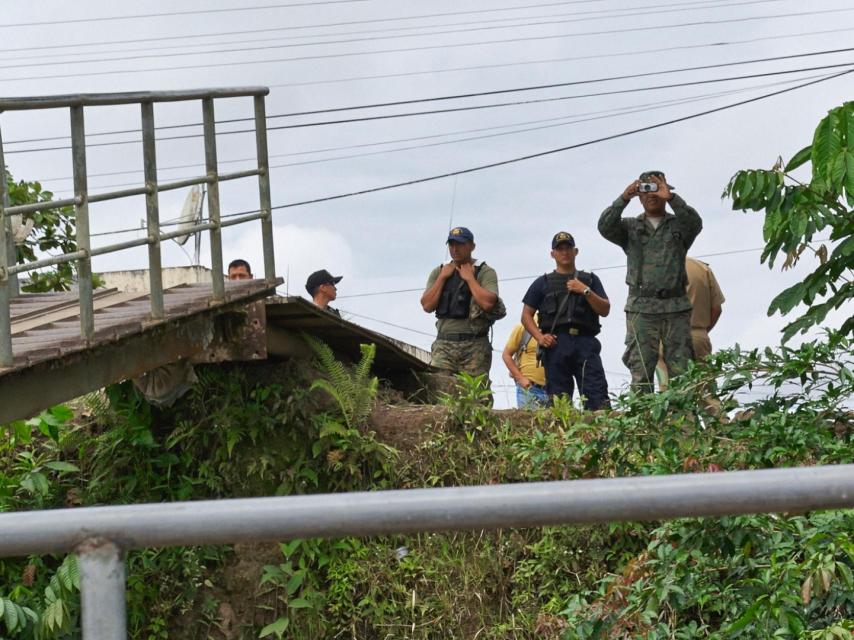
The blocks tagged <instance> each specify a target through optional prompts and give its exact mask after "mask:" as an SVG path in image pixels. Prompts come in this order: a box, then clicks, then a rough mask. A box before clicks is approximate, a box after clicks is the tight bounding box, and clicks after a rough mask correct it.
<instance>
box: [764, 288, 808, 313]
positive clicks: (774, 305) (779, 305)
mask: <svg viewBox="0 0 854 640" xmlns="http://www.w3.org/2000/svg"><path fill="white" fill-rule="evenodd" d="M805 292H806V290H805V287H804V283H803V282H798V283H797V284H794V285H792V286H791V287H789V288H788V289H784V290H783V291H781V292H780V293H778V294H777V296H776V297H775V298H774V299H773V300H772V301H771V305H770V306H769V307H768V315H769V316H770V315H773V314H774V312H775V311H779V312H780V313H782V314H785V313H786V312H788V311H789V310H791V309H792V308H793V307H795V306H797V305H798V304H799V303H800V302H801V301H802V300H803V297H804V293H805Z"/></svg>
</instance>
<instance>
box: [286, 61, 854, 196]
mask: <svg viewBox="0 0 854 640" xmlns="http://www.w3.org/2000/svg"><path fill="white" fill-rule="evenodd" d="M852 72H854V69H848V70H846V71H842V72H840V73H836V74H834V75H832V76H829V77H826V78H820V79H818V80H812V81H810V82H805V83H803V84H799V85H796V86H794V87H789V88H786V89H780V90H778V91H774V92H771V93H766V94H763V95H761V96H757V97H754V98H749V99H747V100H741V101H739V102H733V103H731V104H728V105H724V106H722V107H715V108H714V109H707V110H705V111H700V112H698V113H693V114H690V115H687V116H682V117H679V118H673V119H671V120H665V121H663V122H658V123H655V124H652V125H647V126H645V127H638V128H636V129H629V130H628V131H621V132H619V133H614V134H611V135H607V136H602V137H599V138H593V139H591V140H585V141H584V142H578V143H575V144H571V145H567V146H563V147H557V148H555V149H548V150H546V151H539V152H536V153H531V154H527V155H524V156H517V157H515V158H508V159H505V160H499V161H497V162H490V163H488V164H481V165H477V166H474V167H469V168H467V169H459V170H457V171H448V172H445V173H441V174H437V175H432V176H426V177H423V178H414V179H412V180H406V181H403V182H397V183H394V184H387V185H382V186H379V187H369V188H366V189H360V190H358V191H350V192H347V193H339V194H336V195H332V196H322V197H318V198H312V199H309V200H302V201H298V202H290V203H286V204H280V205H277V206H274V207H271V209H273V210H280V209H291V208H294V207H301V206H306V205H310V204H319V203H321V202H331V201H333V200H342V199H344V198H352V197H355V196H360V195H366V194H368V193H378V192H380V191H388V190H390V189H399V188H401V187H408V186H412V185H416V184H423V183H425V182H433V181H435V180H441V179H443V178H450V177H451V176H457V175H464V174H468V173H475V172H478V171H484V170H486V169H493V168H496V167H501V166H506V165H509V164H515V163H517V162H524V161H527V160H533V159H534V158H542V157H545V156H549V155H554V154H557V153H563V152H565V151H571V150H573V149H580V148H582V147H587V146H591V145H594V144H599V143H602V142H608V141H610V140H617V139H619V138H625V137H628V136H631V135H635V134H637V133H645V132H647V131H652V130H655V129H660V128H662V127H667V126H670V125H672V124H677V123H680V122H687V121H689V120H694V119H696V118H701V117H704V116H707V115H711V114H713V113H719V112H721V111H727V110H729V109H734V108H736V107H740V106H744V105H746V104H751V103H753V102H758V101H760V100H765V99H767V98H772V97H775V96H778V95H782V94H784V93H789V92H791V91H797V90H798V89H803V88H805V87H809V86H813V85H816V84H819V83H822V82H827V81H828V80H833V79H836V78H841V77H843V76H846V75H848V74H850V73H852Z"/></svg>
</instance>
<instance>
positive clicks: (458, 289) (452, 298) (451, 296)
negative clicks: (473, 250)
mask: <svg viewBox="0 0 854 640" xmlns="http://www.w3.org/2000/svg"><path fill="white" fill-rule="evenodd" d="M482 266H483V263H481V264H479V265H477V266H475V268H474V277H475V278H476V277H477V276H478V274H480V268H481V267H482ZM470 306H471V289H469V286H468V284H467V283H466V281H465V280H463V279H462V277H460V272H459V271H458V270H456V269H454V273H453V274H451V277H450V278H448V279H447V280H445V286H444V287H442V295H441V297H440V298H439V306H438V307H436V317H437V318H442V319H444V318H457V319H460V318H468V317H469V307H470Z"/></svg>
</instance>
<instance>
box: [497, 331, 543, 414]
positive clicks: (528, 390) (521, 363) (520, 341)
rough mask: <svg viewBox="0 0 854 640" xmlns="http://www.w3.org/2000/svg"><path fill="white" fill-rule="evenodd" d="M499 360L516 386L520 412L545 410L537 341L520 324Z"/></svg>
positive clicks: (517, 404)
mask: <svg viewBox="0 0 854 640" xmlns="http://www.w3.org/2000/svg"><path fill="white" fill-rule="evenodd" d="M534 320H535V321H536V318H534ZM501 359H502V360H504V364H505V365H506V366H507V370H508V371H509V372H510V377H511V378H513V380H514V381H515V382H516V406H517V407H519V408H520V409H535V408H537V407H545V406H548V404H549V396H548V394H547V393H546V370H545V369H544V368H543V366H542V365H541V364H540V363H539V362H538V361H537V341H536V340H535V339H534V336H532V335H531V334H530V333H529V332H528V330H527V329H525V327H524V326H522V323H519V324H517V325H516V326H515V327H514V328H513V331H511V332H510V337H509V338H508V340H507V344H506V345H505V346H504V351H503V352H502V354H501Z"/></svg>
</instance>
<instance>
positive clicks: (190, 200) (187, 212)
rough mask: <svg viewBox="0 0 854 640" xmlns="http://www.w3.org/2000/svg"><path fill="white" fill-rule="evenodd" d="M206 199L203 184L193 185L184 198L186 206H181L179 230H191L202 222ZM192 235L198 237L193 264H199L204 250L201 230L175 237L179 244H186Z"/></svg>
mask: <svg viewBox="0 0 854 640" xmlns="http://www.w3.org/2000/svg"><path fill="white" fill-rule="evenodd" d="M204 201H205V191H204V189H203V188H202V187H201V185H198V184H197V185H193V187H192V188H191V189H190V192H189V193H188V194H187V198H186V199H185V200H184V206H183V207H182V208H181V215H180V216H179V217H178V226H177V229H176V230H177V231H183V230H184V229H187V230H189V229H190V228H192V227H193V226H194V225H197V224H200V223H201V221H202V204H203V203H204ZM190 236H195V238H196V243H195V244H196V250H195V255H194V258H193V264H194V265H197V264H199V258H200V254H201V250H202V243H201V241H202V235H201V232H199V231H196V232H192V231H188V232H187V234H186V235H181V236H177V237H175V238H173V240H174V241H175V242H176V243H177V244H178V246H182V245H184V244H185V243H186V242H187V240H189V239H190ZM185 253H186V252H185Z"/></svg>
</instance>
